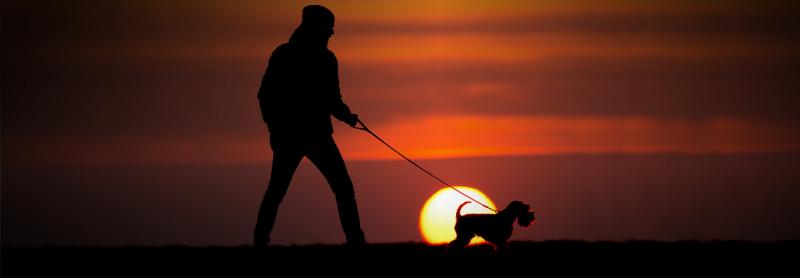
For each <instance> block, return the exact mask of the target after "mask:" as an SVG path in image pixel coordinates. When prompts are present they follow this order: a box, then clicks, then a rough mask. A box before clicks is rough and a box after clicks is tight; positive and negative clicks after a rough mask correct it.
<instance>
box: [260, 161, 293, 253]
mask: <svg viewBox="0 0 800 278" xmlns="http://www.w3.org/2000/svg"><path fill="white" fill-rule="evenodd" d="M302 159H303V154H302V153H300V152H298V151H296V150H290V149H289V148H283V149H279V148H274V147H273V152H272V173H271V174H270V179H269V186H268V187H267V191H266V192H265V193H264V198H263V199H262V200H261V207H260V208H259V210H258V220H257V221H256V228H255V232H254V234H253V244H254V245H256V246H266V245H268V244H269V241H270V238H269V235H270V233H272V226H273V225H274V224H275V217H276V216H277V215H278V206H279V205H280V204H281V201H283V197H284V196H285V195H286V190H288V189H289V183H290V182H291V181H292V176H293V175H294V172H295V170H297V166H298V165H299V164H300V160H302Z"/></svg>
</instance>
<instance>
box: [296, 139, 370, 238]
mask: <svg viewBox="0 0 800 278" xmlns="http://www.w3.org/2000/svg"><path fill="white" fill-rule="evenodd" d="M308 159H309V160H311V162H312V163H314V165H315V166H317V168H318V169H319V170H320V172H322V175H323V176H325V179H326V180H328V184H330V186H331V189H332V190H333V193H334V194H335V195H336V206H337V207H338V209H339V221H340V222H341V224H342V229H344V233H345V236H346V238H347V244H349V245H363V244H365V243H366V241H365V240H364V232H363V231H362V230H361V221H360V220H359V217H358V206H357V205H356V196H355V190H354V189H353V182H352V181H351V180H350V175H348V174H347V168H346V167H345V164H344V159H342V154H341V153H339V148H338V147H336V143H335V142H334V141H333V138H330V139H327V140H325V141H324V143H323V144H322V145H321V146H320V147H319V148H315V150H313V151H311V152H310V153H309V154H308Z"/></svg>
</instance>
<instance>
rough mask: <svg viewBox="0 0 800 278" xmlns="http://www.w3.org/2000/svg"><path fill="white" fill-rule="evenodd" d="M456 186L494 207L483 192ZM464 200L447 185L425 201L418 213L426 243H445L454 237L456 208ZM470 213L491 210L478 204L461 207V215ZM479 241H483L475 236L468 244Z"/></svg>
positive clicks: (464, 200) (465, 199) (420, 227)
mask: <svg viewBox="0 0 800 278" xmlns="http://www.w3.org/2000/svg"><path fill="white" fill-rule="evenodd" d="M456 188H457V189H458V190H460V191H461V192H464V193H465V194H467V195H469V196H470V197H472V198H475V200H478V201H480V202H481V203H484V204H486V205H487V206H489V207H491V208H492V209H496V207H495V205H494V203H493V202H492V200H490V199H489V197H487V196H486V195H485V194H483V192H480V191H479V190H477V189H474V188H471V187H466V186H456ZM466 201H469V199H468V198H467V197H464V196H463V195H461V194H458V192H456V191H455V190H453V189H451V188H449V187H448V188H443V189H441V190H439V191H437V192H436V193H434V194H433V195H432V196H431V197H430V198H429V199H428V201H427V202H425V205H424V206H422V212H421V213H420V215H419V230H420V232H421V233H422V238H423V239H424V240H425V242H426V243H428V244H445V243H449V242H450V241H451V240H453V239H455V238H456V232H455V230H453V227H454V226H455V224H456V210H457V209H458V206H459V205H461V204H462V203H464V202H466ZM470 213H492V212H491V211H489V210H488V209H486V208H484V207H482V206H481V205H479V204H467V205H466V206H464V208H462V209H461V214H462V215H464V214H470ZM481 242H484V240H483V239H482V238H480V237H475V238H473V239H472V241H471V242H470V244H476V243H481Z"/></svg>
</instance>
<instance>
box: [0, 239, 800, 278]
mask: <svg viewBox="0 0 800 278" xmlns="http://www.w3.org/2000/svg"><path fill="white" fill-rule="evenodd" d="M446 251H447V250H446V248H445V247H443V246H427V245H424V244H419V243H392V244H374V245H370V246H367V247H366V248H364V249H360V250H351V249H348V248H346V247H344V246H336V245H302V246H275V247H270V248H268V249H255V248H252V247H249V246H241V247H205V248H198V247H184V246H165V247H114V248H108V247H56V246H52V247H3V249H2V254H1V256H2V274H3V275H2V276H3V277H11V276H14V277H16V276H23V277H36V276H41V275H46V274H58V275H66V274H68V275H80V276H77V277H81V276H86V275H89V276H94V275H97V276H108V275H110V276H117V275H120V274H146V275H148V276H149V275H155V276H160V274H165V273H176V274H182V275H187V274H193V273H198V274H204V275H206V274H210V273H225V274H238V273H242V274H244V273H247V274H254V273H255V274H264V275H267V276H270V275H268V274H275V273H276V271H277V272H280V273H282V274H280V275H278V276H279V277H280V276H288V274H290V273H287V272H286V271H292V272H291V273H317V272H323V274H330V275H332V274H334V273H354V272H355V273H362V274H382V275H380V276H384V275H389V276H395V275H394V274H398V273H415V272H420V271H422V272H421V273H423V274H431V273H436V272H440V271H443V272H446V273H448V274H452V272H454V271H455V272H465V273H470V274H472V272H473V271H490V272H496V271H497V270H503V271H504V272H509V273H516V272H520V273H532V272H533V271H534V270H541V271H552V270H556V271H559V272H562V271H566V272H584V271H596V270H602V271H603V272H608V271H611V272H612V273H617V272H620V271H623V272H628V271H632V270H634V269H638V268H646V269H659V271H666V272H671V271H683V270H688V271H693V272H696V271H709V273H720V272H740V271H744V270H749V271H755V273H758V274H762V275H763V274H766V273H773V272H774V273H780V274H783V275H789V277H793V276H794V274H792V273H798V271H797V270H796V267H795V265H800V260H798V258H800V256H798V251H800V241H780V242H750V241H679V242H658V241H627V242H585V241H543V242H512V244H511V247H510V251H509V253H507V254H495V253H493V252H492V248H491V247H490V246H487V245H479V246H474V247H470V248H468V249H466V250H465V251H464V252H463V253H462V254H459V255H453V254H448V253H447V252H446ZM785 271H789V272H785ZM740 274H741V273H740ZM783 275H782V276H783ZM272 276H274V275H272Z"/></svg>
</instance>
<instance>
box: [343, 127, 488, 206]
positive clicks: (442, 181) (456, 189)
mask: <svg viewBox="0 0 800 278" xmlns="http://www.w3.org/2000/svg"><path fill="white" fill-rule="evenodd" d="M358 123H359V124H361V127H358V126H353V128H355V129H360V130H363V131H366V132H367V133H369V134H370V135H372V136H373V137H375V139H378V141H381V143H383V144H384V145H386V146H387V147H389V149H391V150H392V151H394V152H395V153H397V154H398V155H400V157H402V158H405V160H407V161H408V162H410V163H411V164H412V165H414V166H416V167H417V168H419V169H420V170H422V171H423V172H425V173H426V174H428V175H429V176H431V177H433V178H434V179H436V180H437V181H439V182H441V183H442V184H444V185H447V186H448V187H450V188H452V189H453V190H455V191H456V192H458V193H459V194H461V195H464V197H467V198H468V199H470V200H472V201H473V202H475V203H477V204H479V205H481V206H483V207H485V208H487V209H489V210H491V211H494V212H497V210H496V209H493V208H490V207H489V206H487V205H485V204H484V203H482V202H480V201H478V200H475V198H472V197H470V196H469V195H467V194H466V193H464V192H462V191H461V190H458V188H455V187H454V186H452V185H450V184H449V183H447V182H446V181H444V180H442V179H440V178H439V177H437V176H436V175H434V174H433V173H431V172H430V171H428V170H425V168H422V166H419V164H417V163H416V162H414V161H413V160H411V159H409V158H408V157H406V156H405V155H403V154H402V153H400V152H399V151H398V150H397V149H395V148H394V147H392V146H391V145H389V143H386V141H383V139H381V137H380V136H378V135H377V134H375V132H372V130H370V129H369V128H368V127H367V125H365V124H364V122H362V121H361V120H358Z"/></svg>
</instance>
